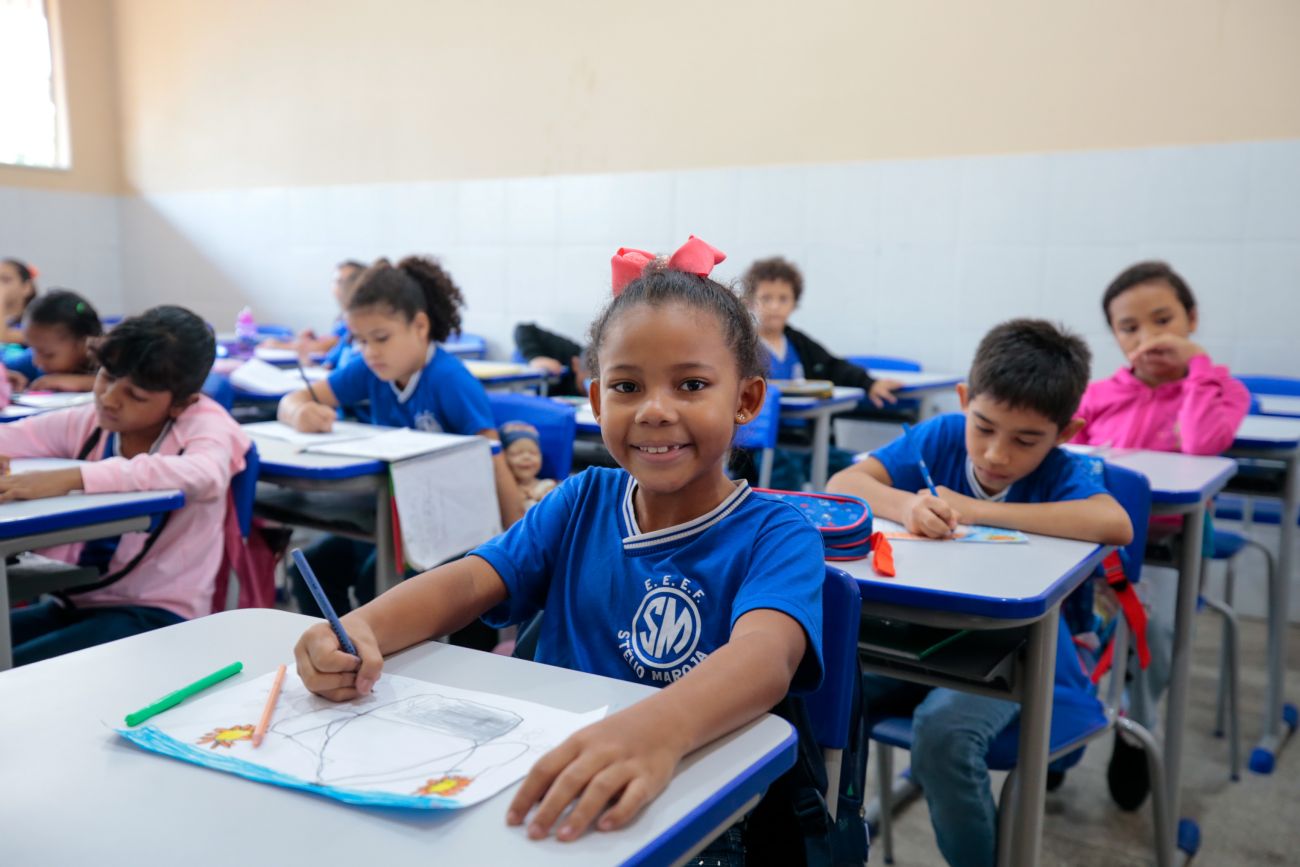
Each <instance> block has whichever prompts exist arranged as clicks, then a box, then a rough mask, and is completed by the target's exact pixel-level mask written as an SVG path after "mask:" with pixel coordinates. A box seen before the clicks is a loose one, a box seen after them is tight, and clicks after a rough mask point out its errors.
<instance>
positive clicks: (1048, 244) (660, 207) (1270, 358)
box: [0, 140, 1300, 613]
mask: <svg viewBox="0 0 1300 867" xmlns="http://www.w3.org/2000/svg"><path fill="white" fill-rule="evenodd" d="M691 233H694V234H698V235H700V236H701V237H703V238H705V239H707V240H708V241H710V242H712V243H713V244H714V245H716V246H718V247H719V248H721V249H723V250H725V251H726V252H727V253H728V254H729V257H730V258H729V259H728V260H727V262H725V263H723V264H722V265H721V266H720V267H719V271H718V273H719V274H720V275H721V276H722V277H724V278H734V277H737V276H738V275H739V274H740V273H741V272H742V271H743V269H744V268H745V266H746V265H747V264H748V263H749V262H750V261H751V260H752V259H753V258H755V257H758V256H766V255H771V254H776V253H780V254H784V255H786V256H788V257H790V258H792V259H793V260H795V261H796V262H797V263H799V264H800V266H801V267H802V268H803V270H804V272H805V276H806V278H807V294H806V296H805V299H804V302H803V306H802V308H801V309H800V310H799V311H798V312H797V313H796V315H795V319H794V323H795V325H796V326H798V327H800V328H804V329H805V330H807V331H809V332H811V333H812V334H814V335H816V336H817V337H818V338H819V339H821V340H822V341H823V342H825V343H826V344H827V345H828V346H830V348H831V349H833V350H836V351H839V352H841V353H864V352H872V353H877V354H887V355H900V356H906V357H911V358H915V359H917V360H919V361H921V362H922V363H923V364H924V365H925V366H926V367H927V368H931V369H946V370H963V369H965V367H966V366H967V364H968V363H969V359H970V355H971V353H972V351H973V350H974V347H975V344H976V342H977V341H978V340H979V338H980V336H981V335H982V334H983V332H984V331H985V330H986V329H987V328H988V327H989V326H990V325H992V324H993V323H995V322H997V321H999V320H1001V319H1004V318H1007V317H1010V316H1015V315H1036V316H1047V317H1051V318H1054V319H1059V320H1062V321H1064V322H1065V323H1066V324H1068V325H1070V326H1071V327H1073V328H1075V329H1077V330H1079V331H1081V332H1082V333H1083V334H1084V335H1085V336H1087V337H1088V339H1089V341H1090V343H1091V345H1092V347H1093V351H1094V353H1095V357H1096V360H1095V363H1094V373H1095V374H1096V375H1098V376H1100V375H1105V374H1108V373H1109V372H1110V371H1112V370H1113V369H1114V368H1115V367H1116V366H1117V365H1118V363H1119V360H1120V359H1119V355H1118V353H1117V352H1116V350H1115V348H1114V345H1113V342H1112V340H1111V338H1110V335H1109V333H1108V331H1107V329H1106V326H1105V322H1104V320H1103V317H1102V314H1101V310H1100V306H1099V298H1100V295H1101V292H1102V289H1103V288H1104V287H1105V285H1106V283H1107V282H1108V281H1109V280H1110V279H1111V278H1112V277H1113V276H1114V275H1115V274H1116V273H1118V272H1119V271H1120V270H1121V269H1122V268H1124V267H1125V266H1127V265H1128V264H1130V263H1132V262H1134V261H1136V260H1137V259H1140V258H1148V257H1162V258H1167V259H1169V260H1170V261H1171V262H1172V263H1173V264H1174V266H1175V267H1176V268H1178V269H1179V270H1180V271H1182V272H1183V274H1184V275H1185V276H1186V277H1187V278H1188V280H1189V281H1190V283H1191V284H1192V286H1193V288H1194V289H1195V290H1196V292H1197V294H1198V296H1199V299H1200V302H1201V330H1200V338H1201V339H1202V341H1203V342H1204V343H1205V344H1206V346H1207V347H1208V348H1209V349H1210V351H1211V353H1212V354H1213V355H1214V356H1215V357H1216V358H1218V359H1220V360H1222V361H1225V362H1227V363H1228V364H1229V365H1230V366H1232V368H1233V369H1234V370H1237V371H1239V372H1243V373H1251V372H1255V373H1265V372H1267V373H1279V374H1286V375H1292V376H1300V355H1298V354H1297V352H1296V348H1295V347H1296V339H1295V335H1296V333H1297V329H1298V328H1300V140H1293V141H1278V142H1263V143H1240V144H1229V145H1212V146H1201V147H1187V148H1153V149H1141V150H1121V151H1090V152H1080V153H1056V154H1028V155H1015V156H999V157H973V158H962V159H937V160H914V161H892V162H872V163H856V164H854V163H846V164H834V165H807V166H773V167H763V168H743V169H742V168H733V169H716V170H699V171H681V172H661V173H645V174H620V175H588V176H567V177H547V178H522V179H496V180H473V181H448V182H420V183H411V184H374V185H360V186H335V187H314V188H302V187H286V188H268V189H246V190H223V191H215V192H194V193H175V194H166V195H152V196H144V197H138V198H137V197H130V198H125V199H122V200H120V201H118V200H115V199H113V198H110V197H104V196H84V195H67V194H56V193H42V192H31V191H24V190H6V189H0V255H19V256H26V257H29V258H31V259H32V260H33V261H36V262H37V263H38V264H40V265H41V267H42V269H43V270H44V272H45V275H46V283H47V284H48V283H55V284H60V283H61V284H66V285H70V286H73V287H74V288H77V289H81V290H83V291H85V292H86V293H87V294H88V295H89V296H90V297H91V298H92V299H94V300H95V301H96V302H97V303H99V305H100V306H101V307H102V308H103V309H104V310H106V311H120V310H126V311H129V310H138V309H142V308H144V307H147V306H149V305H152V304H156V303H160V302H164V301H166V302H176V303H183V304H187V305H189V306H191V307H193V308H195V309H196V310H198V311H199V312H201V313H202V314H203V315H205V316H206V317H208V318H209V319H210V320H212V321H213V322H214V323H216V324H217V325H218V326H219V327H221V328H226V327H229V326H231V325H233V322H234V317H235V313H236V311H238V310H239V308H240V307H241V306H243V305H244V304H250V305H252V307H253V309H254V311H255V312H256V314H257V316H258V318H259V320H261V321H267V322H282V323H287V324H290V325H293V326H305V325H312V326H315V327H320V326H323V325H325V324H327V323H328V322H330V321H331V319H332V318H333V316H334V313H335V311H334V310H333V309H332V307H331V305H332V302H331V300H330V296H329V292H328V285H329V281H330V279H331V271H332V265H333V263H335V262H337V261H339V260H341V259H345V258H358V259H370V258H373V257H376V256H380V255H385V256H390V257H396V256H401V255H403V254H405V253H409V252H431V253H435V254H437V255H439V256H440V257H442V259H443V260H444V262H445V263H446V264H447V265H448V267H449V268H450V270H451V272H452V273H453V275H454V276H455V277H456V279H457V281H458V282H459V283H460V285H461V286H462V288H463V289H464V291H465V293H466V296H467V298H468V302H469V309H468V312H467V314H466V328H467V330H468V331H471V332H476V333H480V334H483V335H484V336H486V337H487V338H488V339H489V341H490V344H491V346H492V349H493V352H494V354H495V355H498V356H501V357H505V356H506V355H508V354H509V352H510V349H511V345H510V333H511V329H512V327H513V325H514V324H515V323H516V322H518V321H523V320H537V321H539V322H541V323H543V324H545V325H547V326H548V327H551V328H553V329H554V330H557V331H560V332H563V333H567V334H569V335H571V336H573V337H575V338H580V337H581V336H582V334H583V332H584V331H585V328H586V326H587V323H588V322H589V321H590V320H591V318H592V317H593V315H594V314H595V312H596V310H597V309H598V307H599V305H600V304H601V303H602V301H603V299H604V298H605V297H606V294H607V290H608V286H609V257H610V255H611V254H612V253H613V252H614V250H615V249H616V248H618V247H619V246H632V247H640V248H644V249H648V250H654V251H659V252H667V251H670V250H672V249H674V248H675V247H676V245H677V244H679V243H681V242H682V241H684V240H685V239H686V236H687V235H688V234H691ZM119 239H120V241H119ZM1248 595H1249V594H1247V596H1248ZM1295 596H1296V600H1297V605H1298V606H1300V592H1298V593H1296V594H1295ZM1247 607H1248V608H1249V607H1250V606H1247ZM1256 613H1257V612H1256Z"/></svg>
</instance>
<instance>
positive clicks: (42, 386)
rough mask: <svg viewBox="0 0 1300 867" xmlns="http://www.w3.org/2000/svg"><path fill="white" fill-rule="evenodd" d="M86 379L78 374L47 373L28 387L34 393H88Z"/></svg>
mask: <svg viewBox="0 0 1300 867" xmlns="http://www.w3.org/2000/svg"><path fill="white" fill-rule="evenodd" d="M85 385H86V377H85V375H83V374H76V373H47V374H45V375H44V376H39V377H37V378H36V379H34V380H32V381H31V383H30V384H29V385H28V386H27V387H28V388H30V389H31V390H32V391H86V388H85Z"/></svg>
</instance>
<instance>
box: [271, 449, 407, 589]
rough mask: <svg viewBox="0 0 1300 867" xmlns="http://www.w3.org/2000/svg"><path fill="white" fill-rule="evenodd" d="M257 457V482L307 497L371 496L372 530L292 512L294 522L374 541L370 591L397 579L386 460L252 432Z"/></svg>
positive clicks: (386, 585)
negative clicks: (324, 451)
mask: <svg viewBox="0 0 1300 867" xmlns="http://www.w3.org/2000/svg"><path fill="white" fill-rule="evenodd" d="M253 439H254V441H255V442H256V443H257V452H258V455H259V456H260V457H261V467H260V468H259V470H258V475H257V479H258V481H259V482H266V483H268V484H271V485H275V486H276V487H280V488H288V489H290V490H294V491H300V492H302V493H304V494H306V495H308V496H310V495H311V494H313V493H319V492H335V493H360V494H370V495H372V496H373V497H374V501H375V529H374V534H373V535H370V534H367V533H365V532H363V531H359V530H358V531H354V532H352V533H347V532H345V531H343V530H342V528H340V527H339V526H338V525H337V524H335V523H333V522H326V521H312V520H311V519H310V516H308V515H306V514H300V515H297V516H295V518H294V521H293V523H297V524H302V525H303V526H310V527H314V528H317V529H322V530H328V531H329V532H331V533H340V534H342V535H348V536H349V537H351V538H356V539H359V540H361V541H364V542H373V543H374V545H375V592H376V593H382V592H383V591H384V590H387V589H388V588H389V587H392V586H393V585H394V584H396V583H397V576H398V568H397V563H396V558H397V554H396V550H395V548H394V546H393V519H392V518H393V504H392V493H391V488H390V486H389V483H388V464H387V463H385V462H384V461H376V460H371V459H370V458H357V457H345V456H342V455H318V454H314V453H312V452H303V451H299V450H298V449H297V448H296V447H295V446H293V445H291V444H289V443H287V442H285V441H284V440H277V439H273V438H271V437H266V436H255V437H253Z"/></svg>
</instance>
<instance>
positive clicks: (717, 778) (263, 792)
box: [0, 609, 794, 867]
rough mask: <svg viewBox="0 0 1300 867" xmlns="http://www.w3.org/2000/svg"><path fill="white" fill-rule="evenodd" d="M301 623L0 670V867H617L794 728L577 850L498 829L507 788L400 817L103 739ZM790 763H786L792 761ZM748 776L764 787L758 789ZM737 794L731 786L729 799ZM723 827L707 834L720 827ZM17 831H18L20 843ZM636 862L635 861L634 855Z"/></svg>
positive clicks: (682, 775)
mask: <svg viewBox="0 0 1300 867" xmlns="http://www.w3.org/2000/svg"><path fill="white" fill-rule="evenodd" d="M314 622H318V621H314V620H312V619H311V618H307V617H303V616H301V615H297V614H288V613H286V612H282V611H275V610H269V609H246V610H242V611H231V612H226V613H223V614H215V615H213V616H211V617H203V618H199V619H198V620H192V621H189V622H186V623H182V624H179V625H177V626H171V627H168V628H166V629H160V630H157V631H154V632H149V633H145V634H143V635H138V636H135V637H133V638H128V639H125V640H123V641H115V642H112V643H111V644H105V645H101V646H99V647H95V648H91V649H90V650H84V651H80V652H78V653H72V654H68V655H66V656H62V657H57V658H55V659H51V660H48V661H46V662H39V663H35V664H33V665H28V666H24V667H22V668H16V669H13V670H11V671H6V672H3V673H0V728H4V729H5V730H8V731H22V732H23V733H24V734H23V741H22V746H21V748H14V747H13V746H12V745H11V746H9V747H4V748H0V756H2V757H3V761H0V779H3V780H4V781H5V783H6V785H4V786H2V787H0V817H3V818H2V819H0V826H3V828H4V829H5V830H6V831H8V832H9V833H6V834H4V835H3V839H2V840H0V859H2V860H3V861H4V862H5V863H6V864H15V865H17V864H90V863H95V864H131V865H134V867H149V865H160V867H174V865H175V864H177V863H181V862H184V863H186V864H189V865H192V867H199V865H227V864H302V863H321V864H325V863H330V864H373V863H384V864H390V863H391V864H404V863H410V864H424V863H429V862H430V860H431V859H432V860H433V861H436V862H439V863H464V864H521V865H522V864H527V865H529V867H547V865H563V867H569V865H573V864H601V865H606V864H615V863H619V862H622V861H625V860H627V859H629V858H632V857H634V856H636V855H637V854H638V853H641V854H642V855H646V854H648V855H649V857H648V858H647V862H646V863H659V860H658V859H656V858H655V857H654V856H655V854H656V853H655V851H654V849H653V848H652V844H653V843H654V841H656V839H657V838H660V837H661V835H664V834H665V832H666V831H668V830H669V829H671V828H673V826H675V825H676V824H677V823H679V822H680V821H681V820H682V819H683V818H684V817H687V816H688V815H689V814H691V812H692V811H693V810H695V809H696V808H697V807H699V806H700V805H701V804H703V803H706V802H708V801H709V800H710V799H711V797H712V796H713V795H714V794H715V793H716V792H717V791H718V790H719V789H721V788H724V781H728V782H729V781H733V780H735V779H736V778H738V777H741V776H742V775H744V774H745V772H746V770H747V769H750V768H753V767H754V766H755V765H760V764H763V765H764V766H765V767H767V769H768V770H772V766H773V765H775V764H776V763H777V760H776V759H774V758H771V756H773V755H774V754H785V753H788V752H789V750H791V749H792V748H793V743H794V740H793V739H794V732H793V729H791V728H790V726H789V725H788V724H787V723H786V722H785V721H784V720H781V719H779V718H777V717H772V716H768V717H764V718H762V719H760V720H758V721H756V722H755V723H753V724H751V725H750V726H747V727H746V728H744V729H742V730H741V731H740V732H738V733H736V734H734V735H731V736H729V737H727V738H724V739H722V740H721V741H719V742H717V743H715V744H712V745H710V746H708V747H706V748H704V749H703V750H700V751H699V752H697V753H695V754H694V755H692V756H691V757H690V758H689V759H687V761H686V762H684V763H683V764H682V766H681V768H679V770H678V773H677V775H676V777H675V778H674V779H673V781H672V783H671V784H670V785H669V787H668V789H667V790H666V791H665V792H664V793H663V794H662V795H661V796H660V797H659V798H658V799H657V800H655V802H654V803H652V804H651V805H650V806H649V807H648V808H647V809H646V810H645V811H644V812H643V813H642V814H641V815H640V816H639V817H638V818H637V819H636V820H635V821H634V822H633V824H632V825H631V826H630V827H629V828H626V829H624V830H622V831H618V832H614V833H607V834H601V833H589V834H587V835H584V836H583V837H582V838H581V839H580V840H578V841H577V842H574V843H567V844H562V843H557V842H555V840H554V839H553V838H551V839H547V840H545V841H541V842H530V841H529V840H527V838H526V836H525V833H524V829H523V828H508V827H506V824H505V809H506V805H507V804H509V799H510V797H512V796H513V792H514V787H511V788H509V789H507V790H506V791H505V792H503V793H501V794H499V795H497V796H496V797H494V798H492V799H490V800H488V801H486V802H484V803H483V804H480V805H478V806H476V807H471V808H468V809H465V810H459V811H454V812H448V813H436V814H424V815H411V814H408V813H405V812H403V811H399V810H378V809H364V808H357V807H349V806H347V805H345V804H341V803H338V802H335V801H332V800H329V799H326V798H317V797H315V796H312V795H309V794H304V793H302V792H294V791H289V790H286V789H280V788H278V787H275V786H268V785H261V784H258V783H254V782H250V781H248V780H243V779H240V778H238V777H235V776H233V775H228V774H223V773H219V772H214V771H211V770H207V769H204V768H199V767H195V766H194V765H190V764H187V763H185V762H181V761H177V760H174V759H169V758H165V757H163V756H159V755H154V754H150V753H146V752H144V751H142V750H139V749H137V748H136V747H134V746H132V745H130V744H129V743H127V742H126V741H125V740H123V739H122V738H120V737H119V736H117V735H116V734H114V733H113V732H112V731H111V730H110V726H120V725H122V716H123V714H125V713H126V712H127V711H131V710H135V709H136V708H139V707H143V706H144V705H146V704H148V703H149V702H151V701H153V700H154V699H156V698H157V697H158V696H160V695H164V694H166V693H167V692H168V691H170V690H172V689H175V688H176V687H178V686H180V685H182V684H185V683H188V682H190V681H192V680H194V679H196V678H197V677H198V676H200V675H203V674H207V673H208V672H211V671H215V670H216V669H218V668H220V667H221V666H223V665H226V664H228V663H230V662H232V661H234V660H236V659H239V660H241V661H242V662H243V663H244V671H243V673H241V674H239V675H236V676H235V677H234V678H231V679H230V680H229V681H226V683H225V684H223V685H221V686H218V687H215V688H214V689H222V688H224V687H225V686H229V685H231V684H234V683H237V682H239V681H240V679H245V678H250V677H256V676H258V675H260V674H263V673H265V672H267V671H270V670H271V669H272V668H274V667H275V665H277V664H279V663H282V662H283V663H287V664H290V665H292V664H293V654H292V648H293V643H294V642H295V641H296V640H297V637H298V635H299V634H301V632H302V630H303V629H304V628H306V627H307V626H309V625H311V624H312V623H314ZM386 670H387V671H390V672H393V673H396V674H403V675H406V676H408V677H416V678H422V679H425V680H429V681H433V682H438V683H445V684H449V685H452V686H457V687H462V688H467V689H483V688H484V686H485V685H488V684H490V685H491V688H493V689H497V690H500V691H501V692H503V693H508V694H510V695H514V696H517V697H519V698H522V699H527V700H529V701H535V702H542V703H546V704H550V705H552V706H556V707H563V708H566V709H569V710H574V711H577V710H591V709H593V708H597V707H600V706H601V705H605V704H609V705H611V709H612V710H613V709H617V708H618V707H622V706H626V705H628V704H631V703H633V702H635V701H637V700H638V699H640V698H642V697H644V696H645V695H646V694H648V693H650V692H651V688H649V687H645V686H640V685H637V684H630V683H624V682H622V681H617V680H612V679H608V678H603V677H596V676H593V675H587V674H581V673H579V672H574V671H568V670H565V669H560V668H552V667H549V666H543V665H537V664H535V663H530V662H524V661H522V660H517V659H510V658H509V657H504V656H495V655H492V654H487V653H479V652H476V651H471V650H465V649H463V648H459V647H452V646H450V645H446V644H437V643H428V644H424V645H420V646H418V647H415V648H411V649H410V650H407V651H405V652H403V653H401V654H399V655H397V656H395V657H392V658H390V659H389V660H388V663H387V666H386ZM790 755H791V756H792V753H790ZM760 776H761V775H760ZM741 785H743V783H742V784H741ZM719 821H721V820H719ZM20 829H21V833H19V830H20ZM647 849H650V851H649V852H648V853H647V852H646V851H645V850H647Z"/></svg>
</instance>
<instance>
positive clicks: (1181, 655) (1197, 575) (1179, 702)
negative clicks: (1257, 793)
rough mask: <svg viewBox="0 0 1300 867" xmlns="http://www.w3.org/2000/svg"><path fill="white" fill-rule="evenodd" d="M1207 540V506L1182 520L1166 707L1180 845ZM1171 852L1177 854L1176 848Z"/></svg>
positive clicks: (1168, 770) (1168, 768) (1173, 830)
mask: <svg viewBox="0 0 1300 867" xmlns="http://www.w3.org/2000/svg"><path fill="white" fill-rule="evenodd" d="M1204 537H1205V503H1204V502H1201V503H1200V504H1198V505H1197V507H1196V508H1195V509H1193V510H1192V511H1190V512H1188V513H1187V514H1186V515H1185V516H1184V517H1183V538H1182V551H1181V553H1180V556H1179V558H1178V607H1177V609H1176V612H1175V614H1174V649H1173V658H1172V660H1171V668H1172V671H1171V672H1170V676H1169V701H1168V703H1167V705H1166V707H1165V783H1166V787H1167V791H1168V792H1169V797H1168V804H1169V827H1168V828H1167V829H1166V831H1165V833H1167V834H1168V835H1170V840H1171V841H1172V843H1173V844H1174V845H1175V846H1176V844H1177V842H1178V837H1177V835H1178V821H1179V813H1178V792H1179V788H1180V776H1181V772H1182V757H1183V725H1184V722H1185V720H1184V716H1185V714H1186V711H1187V690H1188V686H1189V681H1190V676H1191V662H1192V630H1193V629H1194V628H1195V626H1196V597H1197V594H1199V593H1200V588H1201V543H1202V541H1203V540H1204ZM1169 851H1171V852H1173V851H1175V850H1174V848H1173V846H1171V848H1170V849H1169Z"/></svg>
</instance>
